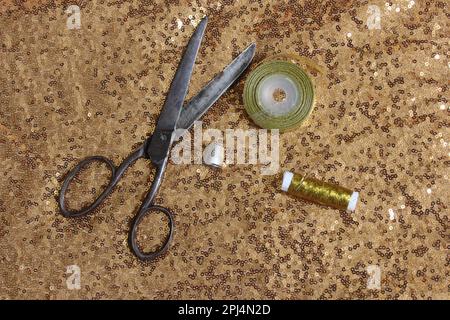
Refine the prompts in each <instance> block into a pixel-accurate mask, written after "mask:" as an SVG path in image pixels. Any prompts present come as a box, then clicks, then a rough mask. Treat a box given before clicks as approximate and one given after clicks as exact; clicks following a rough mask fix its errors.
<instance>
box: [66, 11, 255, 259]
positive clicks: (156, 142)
mask: <svg viewBox="0 0 450 320" xmlns="http://www.w3.org/2000/svg"><path fill="white" fill-rule="evenodd" d="M206 24H207V17H205V18H203V19H202V20H201V21H200V23H199V24H198V26H197V28H196V30H195V31H194V34H193V35H192V37H191V39H190V40H189V43H188V45H187V47H186V49H185V52H184V55H183V57H182V59H181V61H180V63H179V66H178V69H177V71H176V73H175V76H174V78H173V80H172V83H171V85H170V89H169V92H168V94H167V97H166V100H165V103H164V106H163V108H162V111H161V113H160V115H159V119H158V122H157V124H156V127H155V130H154V132H153V134H152V135H151V136H150V137H148V138H147V139H146V140H145V142H144V143H143V144H142V145H141V146H140V147H139V148H138V149H137V150H136V151H134V152H133V153H131V155H129V156H128V157H127V158H126V159H125V160H124V161H123V162H122V163H121V164H120V165H119V167H117V168H116V167H115V166H114V164H113V162H112V161H111V160H109V159H107V158H105V157H102V156H93V157H88V158H85V159H84V160H82V161H81V162H79V163H78V164H77V165H76V166H75V168H73V169H72V171H70V172H69V173H68V174H67V176H66V178H65V180H64V182H63V184H62V187H61V191H60V194H59V207H60V209H61V212H62V214H63V215H64V216H65V217H80V216H83V215H86V214H88V213H90V212H92V211H93V210H95V209H96V208H97V207H98V206H99V205H100V204H101V203H102V202H103V201H104V200H105V198H106V197H107V196H108V195H109V194H110V193H111V192H112V191H113V188H114V186H115V185H116V184H117V182H118V181H119V180H120V179H121V178H122V176H123V174H124V172H125V171H126V169H127V168H128V167H129V166H130V165H132V164H133V163H134V162H135V161H136V160H138V159H140V158H145V159H150V161H151V163H152V164H153V166H154V167H155V169H156V173H155V176H154V178H153V182H152V185H151V187H150V190H149V192H148V193H147V195H146V197H145V199H144V201H143V202H142V205H141V207H140V209H139V211H138V213H137V214H136V216H135V217H134V219H133V220H132V222H131V229H130V232H129V243H130V246H131V249H132V251H133V252H134V253H135V254H136V256H137V257H138V258H140V259H141V260H147V261H149V260H153V259H155V258H157V257H159V256H160V255H162V254H164V253H165V252H166V251H167V249H168V248H169V245H170V241H171V240H172V235H173V227H174V221H173V214H172V212H171V211H170V210H169V209H167V208H164V207H161V206H158V205H155V204H154V200H155V196H156V194H157V192H158V189H159V187H160V185H161V182H162V179H163V176H164V171H165V169H166V166H167V162H168V158H169V152H170V149H171V147H172V143H173V140H174V134H175V130H176V129H182V130H188V129H189V128H190V127H191V126H192V124H193V123H194V122H195V121H196V120H198V119H199V118H200V117H201V116H202V115H203V114H204V113H205V112H206V111H207V110H208V109H209V108H210V107H211V106H212V105H213V104H214V102H215V101H216V100H217V99H218V98H219V97H220V96H221V95H222V94H223V93H224V92H225V91H226V90H227V89H228V88H229V87H230V85H231V84H232V83H233V82H234V81H235V80H236V79H237V78H238V77H239V75H240V74H241V73H242V72H243V71H244V70H245V69H246V68H247V67H248V66H249V65H250V62H251V61H252V59H253V56H254V53H255V44H251V45H250V46H248V47H247V48H246V49H245V50H244V51H243V52H242V53H241V54H240V55H239V56H238V57H236V59H234V60H233V61H232V62H231V63H230V64H229V65H228V66H227V67H226V68H225V69H224V70H223V71H222V72H221V73H220V74H218V75H217V76H216V77H215V78H214V79H212V80H211V81H210V82H209V83H208V84H207V85H206V86H205V87H203V89H201V90H200V92H199V93H198V94H197V95H196V96H194V97H193V98H192V99H191V100H190V101H189V102H188V103H187V104H186V106H185V107H183V104H184V99H185V97H186V94H187V90H188V85H189V81H190V79H191V74H192V69H193V67H194V63H195V59H196V57H197V53H198V49H199V47H200V43H201V41H202V38H203V34H204V32H205V28H206ZM96 161H97V162H103V163H105V164H107V166H108V167H109V168H110V170H111V179H110V182H109V184H108V185H107V186H106V188H105V190H104V191H103V192H102V193H101V194H100V195H99V196H98V198H97V199H96V200H95V201H94V202H93V203H92V204H90V205H89V206H87V207H84V208H82V209H81V210H79V211H71V210H68V209H67V208H66V205H65V194H66V191H67V188H68V187H69V184H70V182H71V181H72V180H73V178H74V177H75V176H76V175H77V173H78V172H79V171H80V170H81V169H83V168H84V167H85V166H86V165H87V164H89V163H91V162H96ZM155 211H156V212H162V213H163V214H165V215H166V216H167V218H168V220H169V231H168V235H167V237H166V239H165V241H164V243H163V244H162V245H161V246H160V247H159V248H158V249H157V250H156V251H154V252H143V251H142V250H141V248H140V247H139V245H138V243H137V238H136V236H137V229H138V225H139V223H140V222H141V221H142V219H143V218H144V217H145V216H146V215H147V214H149V213H150V212H155Z"/></svg>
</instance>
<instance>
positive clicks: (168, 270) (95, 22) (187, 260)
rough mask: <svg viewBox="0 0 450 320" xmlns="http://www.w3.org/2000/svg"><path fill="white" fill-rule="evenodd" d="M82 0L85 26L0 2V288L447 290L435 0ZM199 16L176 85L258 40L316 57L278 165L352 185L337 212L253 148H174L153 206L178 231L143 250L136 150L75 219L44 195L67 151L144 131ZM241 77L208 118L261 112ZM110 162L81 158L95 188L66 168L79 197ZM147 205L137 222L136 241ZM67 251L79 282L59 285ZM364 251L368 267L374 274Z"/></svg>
mask: <svg viewBox="0 0 450 320" xmlns="http://www.w3.org/2000/svg"><path fill="white" fill-rule="evenodd" d="M76 2H77V3H79V5H80V9H81V28H80V29H71V30H69V29H67V18H68V17H69V14H67V13H65V10H66V8H67V6H68V5H69V2H67V1H64V2H60V1H54V2H51V3H50V2H48V1H44V0H40V1H12V0H8V1H2V5H1V6H0V70H1V72H0V155H1V164H2V165H1V169H0V176H1V179H0V194H1V198H0V297H1V298H41V299H58V298H59V299H60V298H89V299H91V298H106V299H107V298H149V299H153V298H164V299H169V298H189V299H191V298H192V299H193V298H227V299H240V298H263V299H312V298H324V299H330V298H334V299H348V298H353V299H355V298H364V299H387V298H394V299H395V298H397V299H409V298H413V299H428V298H447V299H448V298H449V291H448V272H449V268H448V263H449V262H448V248H447V246H448V230H449V219H448V214H449V210H448V199H449V198H450V194H449V188H448V183H449V181H448V175H449V170H448V169H449V154H448V153H449V149H448V141H449V130H448V127H449V111H448V106H449V104H448V103H449V102H448V99H449V96H448V89H449V87H448V85H449V83H448V70H449V67H448V54H449V53H448V35H449V33H450V30H449V27H448V22H447V21H448V17H447V16H446V15H447V14H448V3H447V2H446V1H438V0H430V1H415V4H414V5H412V6H411V8H409V6H410V4H409V1H403V0H402V1H400V0H396V1H389V2H388V4H387V5H386V1H378V0H376V1H311V0H308V1H290V2H286V1H236V2H233V1H222V0H219V1H217V0H214V1H194V2H189V3H188V1H166V2H163V1H156V2H150V1H137V0H133V1H121V0H119V1H109V0H104V1H98V0H97V1H76ZM70 4H71V3H70ZM371 5H373V6H376V7H375V9H374V7H369V6H371ZM376 8H378V11H379V13H380V21H379V29H378V28H377V24H376V19H375V18H376V17H374V16H373V15H374V14H376ZM397 8H399V11H398V12H397ZM374 12H375V13H374ZM203 14H208V16H209V24H208V27H207V30H206V38H205V41H204V42H203V44H202V47H201V49H200V53H199V57H198V61H197V64H196V67H195V70H194V75H193V80H192V82H191V88H190V96H191V95H192V94H194V93H195V92H196V91H198V90H199V89H200V88H201V87H202V86H203V85H204V84H205V83H206V82H207V81H208V80H209V79H210V78H211V77H212V76H214V74H216V73H218V72H220V71H221V70H222V68H223V67H224V66H225V65H226V64H227V63H228V62H229V61H231V59H232V58H233V57H235V56H236V55H237V54H238V53H239V52H240V51H241V50H243V49H244V48H245V47H246V46H247V45H249V44H250V43H251V42H253V41H255V42H256V43H257V47H258V48H257V54H256V58H255V63H258V62H259V61H261V60H263V59H264V58H266V57H270V56H273V55H274V54H278V53H282V52H294V53H296V54H298V55H301V56H306V57H308V58H310V59H312V60H313V61H315V62H316V63H317V64H318V65H320V66H322V67H323V68H324V70H325V73H324V74H323V75H321V74H313V75H312V78H313V81H314V84H315V89H316V104H315V109H314V110H313V112H312V113H311V116H310V117H309V118H308V124H307V125H306V126H304V127H302V128H300V129H299V130H295V131H292V132H287V133H285V134H282V135H281V136H280V139H281V141H280V170H279V172H280V173H281V172H282V171H284V170H299V171H303V172H304V171H310V172H311V173H312V174H313V175H314V176H315V177H320V178H321V179H323V180H325V181H329V182H336V183H339V184H341V185H344V186H351V187H352V188H355V191H360V192H361V198H360V202H359V204H358V208H357V211H356V212H355V213H354V214H346V213H343V212H337V211H336V210H335V209H331V208H324V207H321V206H317V205H315V204H308V203H299V201H298V200H297V199H293V198H292V197H289V196H288V195H286V194H285V193H282V192H280V191H279V189H280V186H279V175H274V176H262V175H261V174H260V170H259V168H260V166H262V165H233V166H228V167H226V168H224V169H222V170H214V169H212V168H209V167H206V166H201V165H174V164H173V163H172V164H169V165H168V169H167V174H166V177H165V180H164V183H163V185H162V188H161V191H160V193H159V195H158V203H160V204H163V205H164V206H167V207H169V208H171V209H173V210H174V212H175V214H176V216H175V223H176V225H175V228H176V229H175V234H174V242H173V245H172V247H171V249H170V250H169V252H168V253H167V255H166V256H165V257H164V258H163V259H161V260H159V261H157V262H156V263H152V264H144V263H141V262H139V261H138V260H137V259H136V258H135V257H134V256H133V255H132V254H131V252H130V250H129V249H128V245H127V241H126V238H127V233H128V230H129V221H130V219H131V218H132V217H133V216H134V214H135V210H137V208H138V207H139V202H140V201H141V200H142V197H143V195H144V193H145V192H146V191H147V188H148V187H149V179H148V176H149V175H150V174H152V173H151V172H150V170H149V169H148V167H149V164H148V163H146V162H145V161H139V162H138V163H137V164H136V165H135V166H134V167H133V168H130V170H129V171H128V172H127V174H126V176H125V178H124V179H122V181H121V182H120V184H119V185H118V187H117V188H116V190H115V192H114V193H113V194H112V196H111V197H109V198H108V199H107V201H106V202H105V204H104V205H103V206H102V208H101V209H100V210H99V211H98V212H97V213H96V214H93V215H90V216H89V217H86V218H83V219H80V220H73V219H65V218H63V217H62V215H60V213H59V211H58V207H57V202H56V194H57V192H58V190H59V188H60V184H61V181H62V177H64V175H65V174H66V173H67V172H68V170H69V169H70V168H72V167H73V166H74V165H75V164H76V162H77V161H78V160H80V159H81V158H83V157H85V156H88V155H93V154H100V155H105V156H108V157H110V158H111V159H112V160H113V161H114V162H115V163H116V164H119V163H120V161H121V160H122V159H123V158H124V157H125V156H127V155H128V154H129V153H130V152H131V147H132V146H133V145H137V144H138V143H140V142H141V141H143V140H144V138H145V136H146V135H147V134H148V133H150V132H152V130H153V128H154V125H155V122H156V118H157V116H158V114H159V112H160V109H161V107H162V104H163V101H164V97H165V92H166V91H167V90H168V86H169V84H170V81H171V79H172V77H173V73H174V70H175V68H176V66H177V64H178V61H179V59H180V56H181V53H182V50H183V48H184V47H185V45H186V42H187V40H188V38H189V37H190V35H191V34H192V32H193V30H194V27H193V24H195V23H196V22H197V21H198V19H200V17H201V16H202V15H203ZM190 18H191V19H190ZM368 21H369V22H370V25H371V26H374V28H371V29H369V28H368V24H367V22H368ZM244 80H245V76H244V77H243V78H241V79H240V80H239V81H238V82H237V83H236V85H234V86H233V87H232V88H231V90H230V91H228V92H227V93H226V94H225V95H224V96H223V97H222V98H221V99H220V100H219V101H218V102H217V103H216V105H215V106H214V108H213V109H212V110H211V111H209V112H208V114H206V115H205V117H204V123H203V126H204V128H217V129H220V130H225V129H227V128H241V129H257V127H256V126H255V125H254V124H253V123H252V121H251V120H250V119H249V118H248V117H247V116H246V113H245V110H244V106H243V103H242V92H243V87H244ZM107 176H108V173H107V172H106V170H105V171H104V172H103V171H102V172H99V173H98V174H94V171H93V170H90V171H88V172H86V174H85V175H84V176H83V177H82V178H83V179H84V181H90V182H91V183H92V184H93V185H95V186H96V188H95V190H92V189H91V188H89V187H84V188H81V185H80V188H81V189H82V191H83V192H84V193H83V194H81V196H80V197H75V193H73V197H72V200H73V202H72V203H73V205H74V206H75V205H78V204H79V202H80V201H79V200H83V199H84V197H87V198H89V197H91V196H92V194H93V193H95V192H98V187H99V186H101V182H102V181H104V180H105V179H106V178H107ZM97 180H98V181H99V183H98V185H96V181H97ZM74 191H75V190H74ZM80 198H83V199H80ZM80 205H81V204H80ZM159 220H161V217H159V216H155V217H154V221H153V220H149V221H148V223H147V224H146V225H143V228H144V230H148V237H149V239H148V240H151V239H150V238H152V237H153V238H156V236H157V235H158V234H159V233H160V232H161V230H160V229H161V224H158V223H157V222H160V221H159ZM155 240H156V239H155ZM72 265H77V266H78V267H79V268H80V271H81V278H80V284H81V288H80V289H79V290H78V289H72V290H69V288H68V285H67V282H66V281H67V280H68V279H69V277H71V276H72V275H73V271H71V270H73V269H72V268H68V267H69V266H72ZM374 268H379V270H380V284H379V286H377V285H376V283H375V282H376V281H374V283H375V284H374V285H371V286H368V282H369V280H370V279H371V277H373V274H372V273H371V272H370V271H371V270H375V269H374ZM66 272H68V273H66ZM374 274H375V275H376V273H374ZM375 280H376V279H375Z"/></svg>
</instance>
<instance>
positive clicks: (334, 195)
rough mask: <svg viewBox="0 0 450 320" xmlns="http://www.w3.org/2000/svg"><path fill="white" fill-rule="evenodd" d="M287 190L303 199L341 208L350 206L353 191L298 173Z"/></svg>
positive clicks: (344, 208)
mask: <svg viewBox="0 0 450 320" xmlns="http://www.w3.org/2000/svg"><path fill="white" fill-rule="evenodd" d="M287 192H288V193H289V194H291V195H293V196H296V197H298V198H301V199H303V200H306V201H310V202H314V203H317V204H321V205H325V206H329V207H333V208H336V209H339V210H346V209H347V208H348V205H349V203H350V198H351V196H352V193H353V191H351V190H349V189H347V188H344V187H341V186H338V185H335V184H331V183H327V182H324V181H320V180H318V179H315V178H312V177H310V178H308V177H307V176H306V175H301V174H298V173H295V174H294V176H293V178H292V181H291V184H290V186H289V189H288V191H287Z"/></svg>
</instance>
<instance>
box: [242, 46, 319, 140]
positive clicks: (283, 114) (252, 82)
mask: <svg viewBox="0 0 450 320" xmlns="http://www.w3.org/2000/svg"><path fill="white" fill-rule="evenodd" d="M272 59H273V60H271V61H267V62H265V60H264V61H262V63H261V64H260V65H258V66H257V67H256V68H255V69H254V70H253V71H252V72H251V73H250V75H249V76H248V78H247V80H246V82H245V87H244V106H245V110H246V111H247V113H248V115H249V116H250V118H251V119H252V120H253V121H254V122H255V123H256V124H257V125H258V126H260V127H262V128H265V129H279V130H280V132H284V131H288V130H291V129H294V128H297V127H299V126H300V125H301V124H302V123H303V122H304V121H305V119H306V118H307V117H308V116H309V114H310V113H311V111H312V109H313V105H314V87H313V84H312V82H311V79H310V78H309V76H308V75H307V74H306V72H305V71H304V70H303V69H302V68H301V67H300V66H299V65H298V64H297V63H295V62H298V61H302V62H305V63H306V64H307V65H308V66H310V67H311V68H313V69H315V70H316V71H319V72H320V73H322V70H321V68H320V67H318V66H317V65H315V64H314V63H312V62H310V61H309V59H306V58H301V57H298V58H297V57H292V55H288V56H276V57H274V58H272Z"/></svg>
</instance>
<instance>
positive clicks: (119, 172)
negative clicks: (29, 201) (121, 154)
mask: <svg viewBox="0 0 450 320" xmlns="http://www.w3.org/2000/svg"><path fill="white" fill-rule="evenodd" d="M141 157H144V147H143V146H141V147H140V148H139V149H137V150H136V151H134V152H133V153H132V154H130V155H129V156H128V158H126V159H125V160H124V161H123V162H122V164H121V165H120V166H119V167H118V168H116V167H115V166H114V164H113V162H112V161H111V160H110V159H108V158H106V157H103V156H92V157H87V158H85V159H83V160H81V161H80V162H79V163H78V164H77V165H76V166H75V168H73V169H72V170H71V171H70V172H69V173H68V174H67V176H66V178H65V179H64V182H63V184H62V187H61V191H60V192H59V201H58V202H59V208H60V209H61V213H62V214H63V215H64V216H65V217H68V218H74V217H80V216H84V215H86V214H88V213H90V212H92V211H94V210H95V209H96V208H97V207H98V206H99V205H100V204H101V203H102V202H103V200H105V198H106V197H107V196H108V195H109V194H110V193H111V192H112V190H113V189H114V187H115V186H116V184H117V182H119V180H120V178H122V176H123V174H124V173H125V171H126V169H127V168H128V167H129V166H130V165H131V164H132V163H133V162H135V161H136V160H137V159H139V158H141ZM92 162H103V163H106V164H107V165H108V167H109V169H110V170H111V178H110V181H109V183H108V185H107V186H106V188H105V190H103V192H102V193H101V194H100V195H99V196H98V197H97V199H95V201H94V202H92V203H91V204H90V205H88V206H86V207H84V208H82V209H80V210H69V209H67V208H66V201H65V196H66V192H67V189H68V188H69V185H70V183H71V182H72V180H73V178H75V176H76V175H77V174H78V173H79V172H80V171H81V170H82V169H83V168H85V167H86V166H87V165H88V164H89V163H92Z"/></svg>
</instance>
